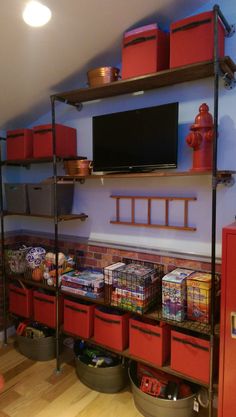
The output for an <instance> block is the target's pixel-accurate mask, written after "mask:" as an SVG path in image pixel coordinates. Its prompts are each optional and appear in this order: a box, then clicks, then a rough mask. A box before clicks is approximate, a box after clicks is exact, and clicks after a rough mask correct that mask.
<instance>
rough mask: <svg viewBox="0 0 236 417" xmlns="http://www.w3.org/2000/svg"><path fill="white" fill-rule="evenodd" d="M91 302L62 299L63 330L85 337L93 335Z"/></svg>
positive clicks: (93, 306)
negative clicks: (87, 303)
mask: <svg viewBox="0 0 236 417" xmlns="http://www.w3.org/2000/svg"><path fill="white" fill-rule="evenodd" d="M94 308H95V305H93V304H89V305H86V304H82V303H78V302H74V301H70V300H66V299H65V300H64V330H65V332H69V333H72V334H74V335H76V336H80V337H84V338H86V339H88V338H90V337H91V336H93V328H94V326H93V324H94Z"/></svg>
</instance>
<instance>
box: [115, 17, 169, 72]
mask: <svg viewBox="0 0 236 417" xmlns="http://www.w3.org/2000/svg"><path fill="white" fill-rule="evenodd" d="M168 67H169V34H168V33H165V32H163V31H162V30H160V29H158V26H157V24H156V23H154V24H151V25H146V26H142V27H140V28H137V29H134V30H131V31H128V32H126V33H125V34H124V37H123V47H122V78H123V79H125V78H130V77H138V76H140V75H145V74H150V73H152V72H156V71H161V70H164V69H166V68H168Z"/></svg>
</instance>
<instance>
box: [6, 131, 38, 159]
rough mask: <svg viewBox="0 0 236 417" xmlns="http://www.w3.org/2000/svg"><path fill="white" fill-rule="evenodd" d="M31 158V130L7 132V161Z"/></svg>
mask: <svg viewBox="0 0 236 417" xmlns="http://www.w3.org/2000/svg"><path fill="white" fill-rule="evenodd" d="M32 156H33V130H31V129H16V130H8V131H7V159H8V160H16V159H27V158H32Z"/></svg>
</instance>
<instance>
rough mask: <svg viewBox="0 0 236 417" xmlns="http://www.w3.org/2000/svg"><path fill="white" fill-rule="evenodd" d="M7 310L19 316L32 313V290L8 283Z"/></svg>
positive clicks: (29, 315)
mask: <svg viewBox="0 0 236 417" xmlns="http://www.w3.org/2000/svg"><path fill="white" fill-rule="evenodd" d="M9 311H10V312H11V313H13V314H17V315H18V316H21V317H26V318H31V317H32V315H33V290H31V289H27V288H20V287H16V286H15V285H13V284H10V285H9Z"/></svg>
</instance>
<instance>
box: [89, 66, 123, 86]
mask: <svg viewBox="0 0 236 417" xmlns="http://www.w3.org/2000/svg"><path fill="white" fill-rule="evenodd" d="M119 72H120V70H119V68H115V67H99V68H94V69H91V70H89V71H88V72H87V76H88V85H89V87H97V86H99V85H103V84H106V83H111V82H113V81H117V80H118V78H119Z"/></svg>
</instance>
